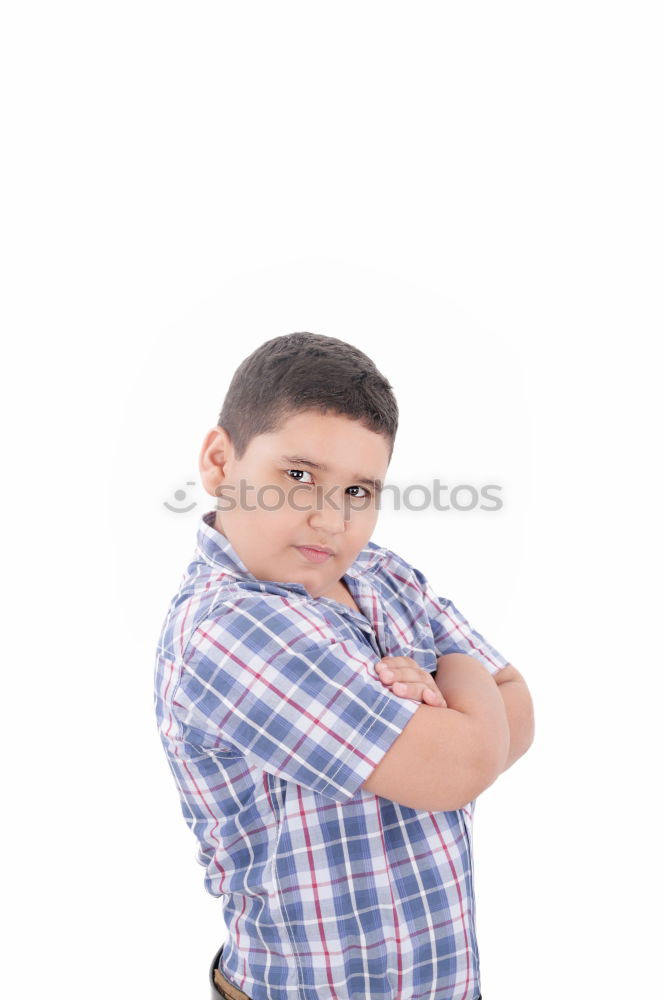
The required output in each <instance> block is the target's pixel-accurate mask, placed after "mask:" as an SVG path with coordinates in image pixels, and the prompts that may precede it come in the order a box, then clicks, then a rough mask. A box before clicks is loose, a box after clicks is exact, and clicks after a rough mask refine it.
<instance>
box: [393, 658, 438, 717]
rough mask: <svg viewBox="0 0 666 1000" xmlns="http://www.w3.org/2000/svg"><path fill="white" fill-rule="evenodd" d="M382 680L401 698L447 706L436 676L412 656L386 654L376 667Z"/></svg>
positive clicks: (434, 705) (436, 705) (435, 706)
mask: <svg viewBox="0 0 666 1000" xmlns="http://www.w3.org/2000/svg"><path fill="white" fill-rule="evenodd" d="M376 670H377V675H378V677H379V679H380V680H381V682H382V683H383V684H385V685H386V686H387V687H390V688H391V690H392V691H393V694H396V695H397V696H398V697H399V698H412V699H413V700H414V701H422V702H423V703H424V704H425V705H432V706H433V707H434V708H446V699H445V698H444V695H443V694H442V692H441V691H440V690H439V688H438V687H437V684H436V683H435V678H434V677H433V676H432V674H429V673H428V671H427V670H423V669H422V668H421V667H419V665H418V663H417V662H416V660H413V659H412V658H411V656H384V657H382V659H381V660H380V661H379V663H378V664H377V667H376Z"/></svg>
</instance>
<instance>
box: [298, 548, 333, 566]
mask: <svg viewBox="0 0 666 1000" xmlns="http://www.w3.org/2000/svg"><path fill="white" fill-rule="evenodd" d="M296 548H297V549H298V551H299V552H300V553H301V555H302V556H304V557H305V558H306V559H307V560H308V562H313V563H323V562H326V560H327V559H330V558H331V556H332V555H333V553H332V552H331V550H330V549H320V548H316V547H313V546H311V545H297V546H296Z"/></svg>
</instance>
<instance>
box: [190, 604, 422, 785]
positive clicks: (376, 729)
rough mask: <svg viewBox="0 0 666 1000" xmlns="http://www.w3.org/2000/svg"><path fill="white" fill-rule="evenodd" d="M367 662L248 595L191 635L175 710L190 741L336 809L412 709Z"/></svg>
mask: <svg viewBox="0 0 666 1000" xmlns="http://www.w3.org/2000/svg"><path fill="white" fill-rule="evenodd" d="M375 663H376V658H374V657H373V656H372V654H371V652H370V650H367V651H362V650H360V649H359V647H358V646H357V645H352V644H350V643H349V642H348V641H346V640H343V639H338V638H336V636H335V634H334V632H333V629H332V627H331V626H329V625H328V623H327V622H326V619H325V618H324V617H323V616H320V615H318V614H317V613H316V612H313V611H312V608H311V607H305V610H301V608H300V607H299V606H294V605H291V604H290V603H289V602H287V601H286V600H285V599H283V598H281V597H279V596H277V595H269V594H262V595H253V596H252V597H247V598H243V599H241V600H239V601H234V602H233V603H232V604H231V603H230V604H227V605H224V606H222V607H217V608H216V609H215V610H214V612H213V613H211V615H210V617H208V618H206V619H205V620H204V621H203V622H201V623H200V624H199V626H198V627H197V628H196V630H195V631H194V633H193V635H192V638H191V640H190V642H189V643H188V645H187V647H186V650H185V652H184V666H183V670H182V673H181V677H180V680H179V686H178V689H177V691H176V693H175V698H174V703H175V704H177V706H178V713H179V720H180V722H181V724H182V726H183V728H184V729H185V728H187V732H188V739H194V738H195V737H196V741H197V742H198V743H199V744H200V745H203V746H205V747H208V748H211V749H215V748H221V749H222V751H223V752H224V751H225V750H226V752H228V753H231V754H234V753H236V754H237V755H242V756H246V757H247V758H248V763H252V764H254V765H255V766H256V767H258V768H259V769H260V770H262V771H268V772H269V773H270V774H273V775H275V776H276V777H279V778H283V779H285V780H287V781H293V782H296V783H298V784H299V785H302V786H304V787H306V788H309V789H311V790H312V791H314V792H319V793H320V794H321V795H324V796H326V797H328V798H331V799H333V800H335V801H337V802H344V801H346V800H347V799H350V798H352V797H353V796H354V795H355V794H356V793H357V792H358V790H359V788H360V787H361V785H362V784H363V783H364V782H365V781H366V779H367V778H368V777H369V776H370V774H371V773H372V771H373V770H374V768H375V767H376V766H377V764H378V763H379V762H380V760H381V759H382V757H383V756H384V754H385V753H386V752H387V751H388V750H389V749H390V747H391V745H392V744H393V742H394V741H395V739H396V738H397V737H398V736H399V735H400V733H401V732H402V731H403V729H404V728H405V726H406V725H407V723H408V722H409V721H410V719H411V718H412V716H413V714H414V712H415V711H416V710H417V708H418V707H419V704H418V703H417V702H414V701H408V700H407V699H401V698H398V697H397V695H394V694H393V693H392V692H391V691H390V690H389V689H387V688H385V687H384V686H383V685H382V683H381V681H380V680H379V678H378V677H377V675H376V673H375V669H374V668H375ZM193 734H194V736H193Z"/></svg>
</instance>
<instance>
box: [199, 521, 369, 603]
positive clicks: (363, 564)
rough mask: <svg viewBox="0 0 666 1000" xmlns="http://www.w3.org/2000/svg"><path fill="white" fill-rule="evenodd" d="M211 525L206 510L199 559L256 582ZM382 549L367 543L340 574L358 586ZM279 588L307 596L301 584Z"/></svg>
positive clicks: (231, 547)
mask: <svg viewBox="0 0 666 1000" xmlns="http://www.w3.org/2000/svg"><path fill="white" fill-rule="evenodd" d="M214 525H215V510H209V511H207V512H206V513H205V514H202V516H201V519H200V521H199V529H198V532H197V549H198V551H199V554H200V555H201V558H202V559H203V560H204V561H205V562H206V563H207V564H208V565H209V566H212V567H214V568H217V569H220V570H222V572H224V573H228V574H229V575H230V576H235V577H238V578H240V579H244V580H256V579H257V578H256V577H255V576H253V574H252V573H250V571H249V569H248V568H247V566H246V565H245V563H244V562H243V560H242V559H241V557H240V556H239V555H238V553H237V552H236V549H235V548H234V547H233V545H232V544H231V542H230V541H229V539H228V538H227V536H226V535H223V534H222V532H221V531H218V530H217V528H215V527H214ZM383 551H384V550H383V549H382V548H381V546H379V545H377V544H376V543H375V542H368V544H367V545H366V546H365V548H363V549H361V551H360V552H359V554H358V555H357V556H356V559H355V560H354V562H353V563H352V564H351V566H350V567H349V569H348V570H347V571H346V573H345V574H344V575H345V576H351V577H353V578H354V579H356V580H357V581H358V582H359V584H360V583H361V581H366V580H367V576H368V574H369V573H371V572H372V571H373V570H374V569H375V568H376V567H377V565H378V564H379V563H380V561H381V557H382V555H383ZM277 586H279V587H282V588H289V589H291V588H293V589H295V590H298V591H299V592H301V593H304V594H307V591H306V589H305V587H304V586H303V584H302V583H295V582H294V583H292V582H289V583H279V584H277Z"/></svg>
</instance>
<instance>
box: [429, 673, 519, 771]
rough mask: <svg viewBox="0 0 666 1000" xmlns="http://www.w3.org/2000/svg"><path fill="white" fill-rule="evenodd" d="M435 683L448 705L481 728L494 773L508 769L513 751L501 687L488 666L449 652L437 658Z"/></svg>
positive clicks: (490, 765) (480, 731) (483, 742)
mask: <svg viewBox="0 0 666 1000" xmlns="http://www.w3.org/2000/svg"><path fill="white" fill-rule="evenodd" d="M435 682H436V684H437V687H438V688H439V689H440V691H441V692H442V694H443V695H444V697H445V699H446V704H447V708H449V709H453V710H454V711H457V712H461V713H463V714H464V715H467V716H468V717H469V718H470V719H471V720H472V723H473V725H474V726H475V727H477V729H478V734H479V736H478V739H479V746H480V747H481V746H483V754H484V759H485V758H486V757H487V758H488V760H487V763H486V765H484V766H486V767H488V768H489V772H490V773H492V774H493V775H494V777H493V779H492V780H495V778H496V777H497V776H498V775H500V774H501V773H502V771H503V770H504V768H505V762H506V760H507V755H508V754H509V752H510V733H509V727H508V718H507V713H506V709H505V706H504V701H503V698H502V697H501V687H500V686H498V685H497V684H496V683H495V681H494V679H493V677H492V675H491V674H489V673H488V671H487V670H486V668H485V667H484V666H483V665H482V664H481V663H479V661H478V660H475V659H474V658H473V657H471V656H467V655H466V654H463V653H448V654H446V655H444V656H440V657H438V658H437V673H436V674H435Z"/></svg>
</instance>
